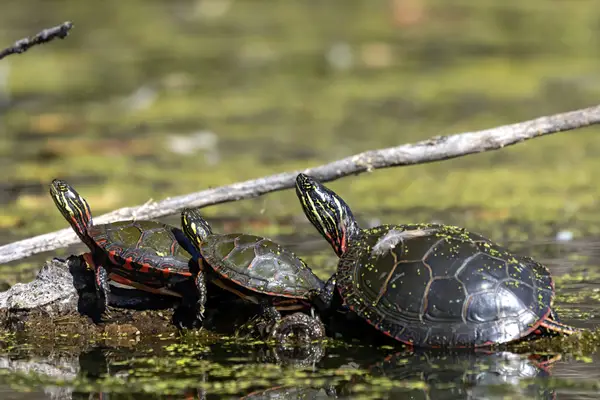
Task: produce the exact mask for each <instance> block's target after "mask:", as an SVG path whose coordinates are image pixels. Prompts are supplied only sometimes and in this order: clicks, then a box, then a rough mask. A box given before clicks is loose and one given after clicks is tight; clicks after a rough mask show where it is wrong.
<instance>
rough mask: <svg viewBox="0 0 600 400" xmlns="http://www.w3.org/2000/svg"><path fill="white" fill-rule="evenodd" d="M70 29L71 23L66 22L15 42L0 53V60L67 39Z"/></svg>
mask: <svg viewBox="0 0 600 400" xmlns="http://www.w3.org/2000/svg"><path fill="white" fill-rule="evenodd" d="M72 27H73V23H72V22H70V21H67V22H63V23H62V24H60V25H57V26H53V27H52V28H48V29H44V30H43V31H41V32H39V33H38V34H37V35H35V36H34V37H32V38H24V39H21V40H17V41H16V42H15V44H13V45H12V46H10V47H7V48H6V49H4V50H2V51H0V60H2V59H3V58H4V57H6V56H9V55H11V54H20V53H24V52H26V51H27V50H29V48H30V47H33V46H36V45H39V44H42V43H47V42H50V41H52V40H54V39H56V38H60V39H64V38H66V37H67V35H68V34H69V31H70V30H71V28H72Z"/></svg>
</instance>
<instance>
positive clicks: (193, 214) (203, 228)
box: [181, 208, 212, 250]
mask: <svg viewBox="0 0 600 400" xmlns="http://www.w3.org/2000/svg"><path fill="white" fill-rule="evenodd" d="M181 228H182V229H183V232H184V233H185V235H186V236H187V237H188V239H190V240H191V241H192V243H193V244H194V247H196V248H197V249H198V250H199V249H200V246H201V245H202V242H203V241H204V240H206V238H207V237H208V236H209V235H212V228H211V227H210V225H209V224H208V222H206V220H205V219H204V218H202V215H200V211H198V210H197V209H191V208H186V209H185V210H183V211H182V212H181Z"/></svg>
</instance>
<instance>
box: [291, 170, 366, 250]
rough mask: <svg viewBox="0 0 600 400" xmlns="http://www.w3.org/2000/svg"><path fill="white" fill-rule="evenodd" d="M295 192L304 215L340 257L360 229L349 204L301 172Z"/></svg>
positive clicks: (297, 178)
mask: <svg viewBox="0 0 600 400" xmlns="http://www.w3.org/2000/svg"><path fill="white" fill-rule="evenodd" d="M296 195H297V196H298V199H299V200H300V204H302V209H303V210H304V214H306V217H307V218H308V219H309V221H310V222H312V224H313V225H314V226H315V228H317V230H318V231H319V233H321V235H323V237H324V238H325V239H327V241H328V242H329V244H330V245H331V247H333V250H334V251H335V253H336V254H337V255H338V256H340V257H341V256H342V255H343V254H344V253H345V252H346V250H347V249H348V242H349V241H350V240H352V239H353V238H354V237H356V235H358V234H359V232H360V228H359V226H358V223H357V222H356V219H355V218H354V215H352V211H351V210H350V207H348V205H347V204H346V202H345V201H344V200H342V198H341V197H340V196H338V195H337V194H335V192H333V191H332V190H331V189H328V188H327V187H325V186H324V185H323V184H322V183H320V182H319V181H317V180H316V179H314V178H312V177H310V176H308V175H304V174H299V175H298V176H297V177H296Z"/></svg>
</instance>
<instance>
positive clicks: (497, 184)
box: [0, 0, 600, 399]
mask: <svg viewBox="0 0 600 400" xmlns="http://www.w3.org/2000/svg"><path fill="white" fill-rule="evenodd" d="M83 4H85V5H83ZM599 18H600V11H599V9H598V7H597V6H596V3H595V2H594V1H592V0H577V1H569V2H553V3H552V4H548V2H545V1H541V0H531V1H529V2H525V3H524V2H517V1H508V2H503V3H499V2H497V1H492V0H482V1H479V2H477V4H475V3H473V2H464V1H458V2H452V4H449V3H447V2H443V1H441V0H427V1H426V0H368V1H366V0H365V1H359V0H353V1H348V0H333V1H328V2H311V1H297V2H279V3H273V2H270V1H263V0H255V1H252V2H248V1H246V2H243V1H232V0H202V1H200V0H180V1H170V2H167V1H158V0H157V1H152V2H148V1H139V0H131V1H128V2H117V1H115V0H109V1H104V2H102V3H98V4H94V5H93V6H91V5H90V4H87V3H82V2H77V1H75V0H60V1H54V2H44V1H40V0H24V1H20V2H11V3H7V4H4V5H3V6H2V12H1V13H0V22H1V23H0V27H1V28H0V43H4V44H6V45H8V44H10V43H12V42H13V41H14V40H16V39H18V38H21V37H24V36H27V35H31V34H33V33H35V32H37V31H39V30H40V29H41V28H44V27H48V26H51V25H54V24H58V23H61V22H63V21H65V20H71V21H73V22H74V23H75V28H74V29H73V32H72V34H71V36H69V38H68V39H66V40H64V41H58V42H54V43H51V44H47V45H44V46H41V47H38V48H33V49H31V50H29V51H28V52H27V53H25V54H23V55H18V56H12V57H9V58H7V59H5V60H3V61H1V62H0V168H1V169H2V171H3V175H2V177H0V207H2V210H3V212H2V213H1V214H0V243H2V244H5V243H9V242H11V241H13V240H17V239H20V238H25V237H29V236H32V235H35V234H40V233H45V232H49V231H52V230H56V229H60V228H64V227H65V226H66V222H65V221H64V219H63V218H62V216H61V215H60V214H59V213H58V212H57V210H56V209H55V207H54V205H53V204H52V201H51V199H50V198H49V196H48V195H47V185H48V183H49V182H50V181H51V179H53V178H56V177H60V178H63V179H67V180H68V181H69V182H70V183H71V184H73V185H74V186H75V187H76V188H77V189H78V190H79V191H80V192H81V193H82V194H83V195H84V196H85V197H86V198H87V199H88V201H89V202H90V204H91V206H92V210H93V212H94V214H96V215H98V214H101V213H103V212H105V211H109V210H112V209H115V208H118V207H122V206H132V205H135V204H143V203H145V202H146V201H147V200H149V199H155V200H159V199H163V198H165V197H167V196H173V195H178V194H183V193H188V192H192V191H197V190H202V189H204V188H207V187H214V186H218V185H221V184H228V183H233V182H236V181H241V180H245V179H251V178H256V177H260V176H263V175H268V174H272V173H277V172H281V171H287V170H293V169H299V168H305V167H308V166H315V165H318V164H321V163H325V162H328V161H332V160H335V159H337V158H341V157H346V156H349V155H351V154H354V153H356V152H360V151H364V150H368V149H374V148H382V147H386V146H394V145H398V144H402V143H407V142H412V141H417V140H421V139H425V138H428V137H431V136H435V135H440V134H451V133H455V132H461V131H471V130H477V129H485V128H489V127H493V126H497V125H502V124H507V123H512V122H516V121H520V120H526V119H530V118H535V117H538V116H541V115H547V114H551V113H554V112H562V111H568V110H572V109H576V108H579V107H587V106H590V105H594V104H596V103H597V101H598V100H597V99H598V98H599V95H600V76H599V75H598V73H597V71H598V70H599V68H600V65H599V64H600V57H599V55H600V50H599V49H600V47H599V46H598V45H597V39H596V38H597V37H600V36H599V33H600V32H599V29H600V25H598V23H597V21H598V20H600V19H599ZM596 130H597V129H596V128H589V129H585V130H581V131H574V132H569V133H561V134H557V135H553V136H551V137H547V138H544V139H536V140H534V141H531V142H529V143H526V144H520V145H517V146H514V147H511V148H507V149H503V150H500V151H497V152H493V153H485V154H479V155H473V156H469V157H465V158H461V159H455V160H449V161H445V162H440V163H434V164H427V165H419V166H414V167H409V168H393V169H389V170H384V171H377V172H374V173H371V174H365V175H362V176H358V177H348V178H344V179H342V180H340V181H337V182H334V183H332V184H331V187H332V188H334V189H335V190H336V191H337V192H338V193H340V194H341V195H342V196H343V197H344V198H345V199H346V201H347V202H348V203H349V204H350V205H351V206H352V208H353V210H354V211H355V214H356V215H357V216H358V217H359V219H360V222H361V224H362V225H363V226H373V225H377V224H379V223H382V222H391V223H403V222H433V221H438V222H444V223H449V224H456V225H460V226H465V227H467V228H468V229H470V230H473V231H475V232H480V233H482V234H484V235H486V236H488V237H490V238H492V239H493V240H495V241H498V242H500V243H502V244H505V245H507V246H508V247H510V248H511V249H513V250H514V251H516V252H519V253H522V254H526V255H531V256H533V257H535V258H536V259H537V260H539V261H541V262H543V263H545V264H547V265H548V266H549V268H550V270H551V271H552V273H553V274H554V275H555V277H556V289H557V299H556V302H557V305H558V312H559V314H560V315H561V316H562V318H563V320H564V321H565V322H567V323H571V324H573V325H576V326H578V327H584V328H589V329H592V330H593V329H594V328H595V327H596V326H597V325H598V316H597V314H598V312H597V310H598V309H600V304H599V303H600V296H598V290H599V288H600V285H599V283H600V272H599V271H600V269H599V266H600V262H599V255H600V245H599V243H600V239H599V238H600V229H599V228H598V226H600V225H599V222H600V212H598V209H599V208H598V201H597V199H598V198H599V196H600V190H599V187H600V185H598V182H597V178H596V174H595V172H596V171H598V169H599V168H600V161H598V160H600V158H599V157H598V155H599V154H600V144H599V143H600V142H599V141H598V140H597V135H596V133H597V132H596ZM203 212H204V213H205V214H206V217H207V219H209V220H210V222H211V223H212V224H213V226H214V229H215V230H216V231H219V232H234V231H244V232H252V233H255V234H259V235H266V236H269V237H272V238H274V239H276V240H278V241H280V242H282V243H283V244H285V245H287V246H289V247H290V248H292V250H294V251H295V252H296V253H297V254H300V255H301V256H302V257H303V258H305V259H306V261H307V262H308V263H309V264H310V265H312V266H314V269H315V271H316V272H317V273H318V274H319V275H320V276H321V277H322V278H327V277H328V276H329V275H330V274H331V273H332V272H333V270H334V267H335V264H336V261H337V260H336V258H335V256H334V255H333V254H332V252H331V250H330V249H329V248H328V247H327V245H326V243H325V242H324V241H323V240H322V239H321V238H320V237H319V236H318V234H317V233H316V231H315V230H314V228H313V227H312V226H310V225H309V223H308V222H307V221H306V219H305V218H304V216H303V215H302V212H301V210H300V207H299V206H298V202H297V200H296V198H295V196H294V194H293V191H284V192H280V193H274V194H271V195H267V196H263V197H261V198H259V199H253V200H246V201H242V202H235V203H231V204H222V205H217V206H214V207H207V208H205V209H203ZM165 221H167V222H170V223H173V224H177V223H178V218H177V216H173V217H170V218H166V219H165ZM82 251H84V246H83V245H81V244H78V245H75V246H70V247H69V248H68V249H60V250H57V251H55V252H49V253H46V254H40V255H36V256H34V257H31V258H29V259H26V260H21V261H17V262H13V263H10V264H7V265H2V266H0V284H1V286H0V287H1V288H2V289H4V288H7V287H9V286H10V285H13V284H15V283H17V282H26V281H28V280H30V279H32V278H33V276H34V275H35V273H36V272H37V271H38V270H39V268H40V266H41V264H42V263H43V261H44V260H46V259H48V258H51V257H54V256H66V255H68V254H79V253H81V252H82ZM597 343H598V340H597V338H596V337H595V336H594V335H590V336H589V337H586V338H585V339H583V340H581V341H574V342H573V341H565V342H562V341H560V340H558V341H555V342H553V343H551V344H548V345H547V346H546V347H545V348H541V349H540V348H533V347H532V348H525V349H523V348H519V349H508V350H506V351H505V352H503V353H491V354H481V353H479V354H466V353H462V354H438V353H426V354H411V353H402V351H403V350H402V348H394V349H392V348H387V347H385V348H381V347H376V348H374V347H368V346H365V345H361V344H360V343H351V344H348V343H345V342H339V341H333V342H331V343H327V344H325V345H323V347H322V348H321V347H317V348H310V349H299V350H296V353H297V354H296V357H290V354H289V352H284V353H283V354H280V353H281V351H280V352H279V353H278V351H277V349H273V348H269V347H268V346H267V347H265V346H264V345H262V344H252V343H245V342H243V341H242V342H240V341H236V340H232V339H230V338H217V339H216V340H211V341H209V342H206V341H204V340H200V339H198V338H196V337H194V336H192V337H186V338H178V337H168V338H164V337H163V338H158V337H144V338H141V339H140V341H133V342H130V341H129V339H127V340H124V341H116V342H115V341H110V340H106V341H103V342H101V343H86V344H80V345H77V346H74V345H73V344H70V343H69V341H64V340H61V338H60V337H59V338H49V339H48V340H42V341H40V342H33V343H32V342H31V341H23V340H18V338H13V337H12V336H11V334H8V336H2V337H0V345H2V346H0V348H1V349H2V350H0V382H2V383H1V384H0V392H1V396H2V398H7V399H13V398H14V399H17V398H19V399H37V398H58V399H62V398H149V397H151V396H153V397H156V398H169V396H170V398H185V397H187V398H198V397H200V398H201V397H202V396H206V397H207V398H230V397H231V398H239V397H241V396H245V395H249V394H251V393H253V394H254V396H255V397H254V398H325V397H326V396H327V393H328V390H329V393H330V390H331V388H332V387H335V388H336V389H337V390H338V393H339V394H340V396H349V397H352V398H369V397H374V398H386V397H388V398H411V397H412V398H427V396H429V398H435V399H438V398H442V399H443V398H457V399H460V398H553V397H552V396H556V398H559V399H581V398H596V397H597V390H598V389H597V384H596V382H597V381H598V372H597V371H598V368H597V366H598V359H597ZM280 350H281V349H280ZM517 350H518V351H517ZM399 352H400V353H399ZM545 353H550V354H545ZM292 355H293V354H292ZM534 355H535V356H534ZM548 359H551V360H552V361H554V362H552V363H550V362H549V360H548ZM262 391H265V392H264V393H262V394H260V392H262ZM260 396H262V397H260ZM251 398H252V397H251Z"/></svg>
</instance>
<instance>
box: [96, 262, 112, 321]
mask: <svg viewBox="0 0 600 400" xmlns="http://www.w3.org/2000/svg"><path fill="white" fill-rule="evenodd" d="M95 275H96V280H95V283H96V293H97V294H98V299H99V303H100V307H101V308H102V314H105V315H106V316H108V317H110V306H109V305H108V298H109V296H110V286H109V284H108V272H107V271H106V268H104V267H103V266H102V265H100V264H96V270H95Z"/></svg>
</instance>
